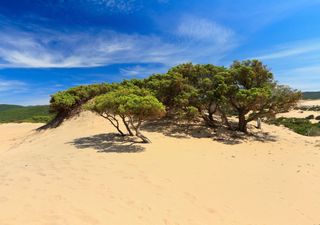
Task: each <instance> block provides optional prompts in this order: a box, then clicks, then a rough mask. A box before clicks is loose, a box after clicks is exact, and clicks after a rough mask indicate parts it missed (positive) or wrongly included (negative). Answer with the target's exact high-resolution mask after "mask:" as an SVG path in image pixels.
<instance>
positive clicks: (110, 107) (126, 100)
mask: <svg viewBox="0 0 320 225" xmlns="http://www.w3.org/2000/svg"><path fill="white" fill-rule="evenodd" d="M86 108H87V109H89V110H91V111H94V112H96V113H98V114H99V115H100V116H102V117H103V118H105V119H107V120H108V121H110V123H111V124H112V125H113V126H114V127H115V128H116V129H117V131H118V132H119V134H120V135H123V136H124V135H126V134H125V132H123V131H122V130H121V126H120V122H119V120H121V121H122V122H123V124H124V125H125V127H126V129H127V131H128V134H129V135H135V136H137V137H139V138H140V139H141V140H142V141H143V143H149V142H150V140H149V139H148V138H147V137H145V136H144V135H143V134H142V133H141V131H140V128H141V125H142V123H143V122H144V121H147V120H153V119H157V118H160V117H162V116H163V115H164V114H165V107H164V105H163V104H162V103H161V102H159V100H158V99H157V98H156V97H154V96H153V95H151V94H150V92H149V91H147V90H145V89H140V88H138V87H136V86H120V87H119V88H117V89H115V90H113V91H111V92H109V93H107V94H104V95H101V96H98V97H96V98H95V99H93V100H92V101H90V102H89V103H88V104H87V105H86ZM132 130H134V132H135V134H134V133H133V132H132Z"/></svg>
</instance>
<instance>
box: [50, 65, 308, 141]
mask: <svg viewBox="0 0 320 225" xmlns="http://www.w3.org/2000/svg"><path fill="white" fill-rule="evenodd" d="M301 97H302V94H301V93H300V92H299V91H296V90H293V89H291V88H290V87H287V86H283V85H279V84H277V83H276V82H275V80H274V77H273V74H272V73H271V71H270V70H269V69H268V68H267V66H266V65H264V64H263V63H262V62H260V61H258V60H246V61H242V62H240V61H235V62H234V63H233V64H232V65H231V66H230V67H228V68H226V67H221V66H215V65H211V64H206V65H194V64H192V63H188V64H181V65H178V66H175V67H173V68H171V69H170V70H169V71H168V72H167V73H165V74H154V75H152V76H150V77H148V78H146V79H141V80H138V79H132V80H125V81H123V82H121V83H114V84H96V85H88V86H79V87H75V88H71V89H69V90H66V91H62V92H58V93H57V94H55V95H53V96H52V98H51V101H50V103H51V104H50V110H51V112H54V113H56V115H57V116H56V118H55V119H54V120H53V121H52V122H51V123H49V124H48V125H47V126H46V127H57V126H59V125H60V124H61V122H62V121H63V120H64V119H67V118H70V117H71V116H73V115H74V114H76V113H77V112H79V110H80V109H81V108H84V109H87V110H91V111H93V112H96V113H98V114H99V115H100V116H102V117H104V118H105V119H107V120H108V121H110V122H111V123H112V124H113V125H114V126H115V128H116V129H117V130H118V132H119V134H121V135H126V133H127V134H128V135H135V136H137V137H139V138H141V139H142V140H143V142H149V140H148V139H147V138H146V137H145V136H143V135H142V134H141V132H140V126H141V124H142V123H143V122H144V121H147V120H154V119H159V118H161V117H167V118H172V119H175V120H187V121H194V120H202V121H203V122H204V124H205V125H206V126H208V127H213V128H216V127H219V126H225V127H227V128H228V129H231V130H234V129H236V130H239V131H242V132H245V133H247V132H248V130H247V124H248V123H249V122H250V121H253V120H258V119H262V118H273V117H275V115H276V114H277V113H281V112H286V111H288V110H290V109H292V108H293V107H296V104H297V102H298V101H299V99H300V98H301ZM230 116H237V118H238V123H237V124H236V126H235V125H234V124H232V123H230V122H229V118H230ZM120 123H121V124H123V125H124V127H125V128H126V130H127V132H124V131H122V130H121V129H120V127H121V126H120ZM132 130H133V131H134V132H133V131H132Z"/></svg>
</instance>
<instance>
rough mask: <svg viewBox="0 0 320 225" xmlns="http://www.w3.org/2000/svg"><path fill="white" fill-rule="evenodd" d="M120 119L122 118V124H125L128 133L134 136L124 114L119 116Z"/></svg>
mask: <svg viewBox="0 0 320 225" xmlns="http://www.w3.org/2000/svg"><path fill="white" fill-rule="evenodd" d="M121 119H122V122H123V124H124V125H125V127H126V129H127V131H128V133H129V135H130V136H134V135H133V133H132V131H131V129H130V126H129V124H128V122H127V121H126V118H125V117H124V116H121Z"/></svg>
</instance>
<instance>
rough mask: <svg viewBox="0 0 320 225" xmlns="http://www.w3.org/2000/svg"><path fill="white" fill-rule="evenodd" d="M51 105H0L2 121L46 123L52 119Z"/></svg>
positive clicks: (0, 119)
mask: <svg viewBox="0 0 320 225" xmlns="http://www.w3.org/2000/svg"><path fill="white" fill-rule="evenodd" d="M52 117H53V115H52V114H50V113H49V106H47V105H39V106H18V105H0V123H10V122H17V123H19V122H39V123H46V122H48V121H50V120H51V119H52Z"/></svg>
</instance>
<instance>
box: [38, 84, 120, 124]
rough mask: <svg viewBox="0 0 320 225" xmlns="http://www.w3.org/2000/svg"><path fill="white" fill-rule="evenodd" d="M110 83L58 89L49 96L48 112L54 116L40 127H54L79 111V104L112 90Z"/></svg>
mask: <svg viewBox="0 0 320 225" xmlns="http://www.w3.org/2000/svg"><path fill="white" fill-rule="evenodd" d="M113 86H114V85H112V84H104V83H102V84H92V85H83V86H78V87H73V88H70V89H68V90H66V91H60V92H57V93H56V94H54V95H52V96H51V100H50V112H51V113H54V114H56V117H55V118H54V119H53V120H52V121H51V122H49V123H48V124H46V125H45V126H43V127H41V128H40V129H46V128H56V127H58V126H59V125H60V124H61V123H62V122H63V121H64V120H65V119H67V118H70V117H72V116H74V115H76V114H77V113H79V112H80V110H81V106H82V105H83V104H85V103H86V102H88V101H89V100H90V99H92V98H94V97H95V96H98V95H101V94H104V93H107V92H108V91H110V90H112V88H113Z"/></svg>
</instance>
